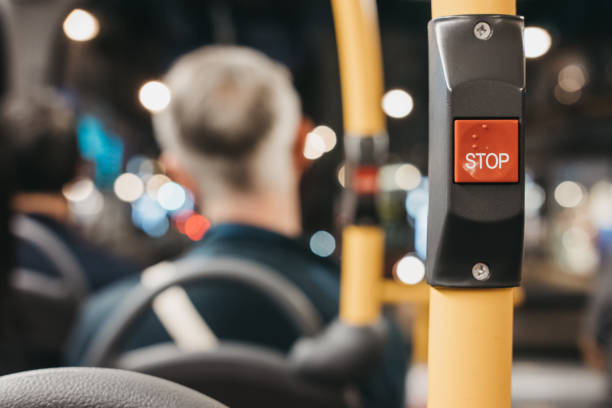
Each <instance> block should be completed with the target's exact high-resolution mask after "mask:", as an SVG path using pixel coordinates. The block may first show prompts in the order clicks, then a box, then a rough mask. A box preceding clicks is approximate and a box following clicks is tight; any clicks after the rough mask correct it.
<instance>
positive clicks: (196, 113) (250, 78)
mask: <svg viewBox="0 0 612 408" xmlns="http://www.w3.org/2000/svg"><path fill="white" fill-rule="evenodd" d="M165 80H166V83H167V85H168V86H169V88H170V91H171V95H172V98H171V102H170V105H169V106H168V108H167V109H166V110H164V111H163V112H161V113H159V114H157V115H156V117H155V119H154V123H155V127H156V133H157V137H158V139H159V141H160V144H161V146H162V149H163V150H164V151H166V152H170V153H171V154H172V155H174V156H175V157H176V158H177V159H178V162H179V163H180V164H181V165H182V166H184V167H185V169H186V170H187V171H188V172H189V173H190V174H191V176H192V177H193V178H194V179H195V182H196V183H197V187H198V188H199V189H200V191H201V192H202V194H203V196H204V198H205V199H206V197H216V198H223V197H227V196H228V195H236V194H239V195H245V194H260V193H263V194H266V193H287V192H288V191H292V190H296V186H297V183H298V180H299V176H300V172H301V166H300V161H299V160H300V159H299V158H300V157H302V156H301V151H302V150H301V149H302V147H303V139H304V137H303V134H305V130H304V126H302V118H301V107H300V101H299V97H298V95H297V92H296V91H295V89H294V87H293V85H292V83H291V77H290V74H289V72H288V70H287V69H286V68H285V67H283V66H282V65H280V64H278V63H276V62H274V61H272V60H271V59H269V58H267V57H266V56H264V55H263V54H261V53H259V52H257V51H254V50H251V49H247V48H241V47H221V46H215V47H205V48H202V49H199V50H197V51H194V52H191V53H189V54H187V55H185V56H183V57H182V58H180V59H179V60H178V62H176V63H175V64H174V66H173V67H172V68H171V69H170V71H169V72H168V74H167V76H166V79H165ZM298 153H300V154H298Z"/></svg>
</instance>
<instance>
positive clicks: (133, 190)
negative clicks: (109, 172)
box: [113, 173, 144, 203]
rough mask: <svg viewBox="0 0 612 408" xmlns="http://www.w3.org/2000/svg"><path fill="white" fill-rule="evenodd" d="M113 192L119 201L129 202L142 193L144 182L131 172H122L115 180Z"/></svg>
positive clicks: (136, 198)
mask: <svg viewBox="0 0 612 408" xmlns="http://www.w3.org/2000/svg"><path fill="white" fill-rule="evenodd" d="M113 189H114V191H115V194H116V195H117V197H118V198H119V199H120V200H121V201H126V202H128V203H131V202H133V201H136V200H138V199H139V198H140V196H142V194H143V193H144V184H143V182H142V180H141V179H140V177H138V176H137V175H135V174H133V173H123V174H122V175H120V176H119V177H117V179H116V180H115V184H114V186H113Z"/></svg>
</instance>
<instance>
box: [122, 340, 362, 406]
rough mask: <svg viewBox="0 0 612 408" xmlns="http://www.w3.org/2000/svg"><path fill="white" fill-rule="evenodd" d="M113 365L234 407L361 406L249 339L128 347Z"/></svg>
mask: <svg viewBox="0 0 612 408" xmlns="http://www.w3.org/2000/svg"><path fill="white" fill-rule="evenodd" d="M115 365H116V366H117V367H119V368H122V369H127V370H134V371H138V372H142V373H145V374H150V375H154V376H156V377H160V378H165V379H167V380H170V381H173V382H176V383H178V384H182V385H185V386H187V387H189V388H192V389H194V390H197V391H199V392H202V393H204V394H206V395H209V396H211V397H212V398H215V399H216V400H218V401H221V402H223V403H224V404H227V405H228V406H231V407H235V408H241V407H267V408H285V407H292V408H311V407H317V408H344V407H346V408H348V407H356V406H359V403H358V399H359V397H358V393H357V392H351V391H350V390H351V388H349V387H343V386H330V385H324V384H321V383H316V382H313V381H309V380H307V379H305V378H304V377H302V376H299V375H297V374H296V371H295V370H294V369H293V366H292V365H291V363H290V362H289V360H288V359H287V358H286V357H285V356H284V355H282V354H280V353H278V352H275V351H272V350H268V349H264V348H261V347H256V346H252V345H245V344H228V343H222V344H221V345H220V346H219V347H218V348H216V349H215V350H213V351H203V352H182V351H180V350H178V349H177V348H176V347H175V346H174V345H173V344H171V343H167V344H162V345H157V346H151V347H147V348H144V349H139V350H135V351H131V352H128V353H126V354H124V355H123V356H121V357H120V358H119V360H117V361H116V362H115Z"/></svg>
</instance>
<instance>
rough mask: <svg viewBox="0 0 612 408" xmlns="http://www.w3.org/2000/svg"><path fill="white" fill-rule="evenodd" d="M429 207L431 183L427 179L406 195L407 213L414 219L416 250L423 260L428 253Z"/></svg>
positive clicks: (424, 178)
mask: <svg viewBox="0 0 612 408" xmlns="http://www.w3.org/2000/svg"><path fill="white" fill-rule="evenodd" d="M428 207H429V183H428V180H427V178H426V177H423V181H422V182H421V185H419V187H418V188H416V189H414V190H412V191H410V192H408V194H407V195H406V212H407V213H408V215H409V216H410V217H412V219H414V249H415V251H416V253H417V255H418V256H419V257H420V258H421V259H425V256H426V252H427V213H428Z"/></svg>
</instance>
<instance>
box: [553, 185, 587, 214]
mask: <svg viewBox="0 0 612 408" xmlns="http://www.w3.org/2000/svg"><path fill="white" fill-rule="evenodd" d="M583 198H584V193H583V189H582V187H581V186H580V184H578V183H576V182H573V181H564V182H562V183H560V184H559V185H558V186H557V188H555V200H556V201H557V203H558V204H559V205H560V206H561V207H565V208H573V207H576V206H578V204H580V203H581V202H582V199H583Z"/></svg>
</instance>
